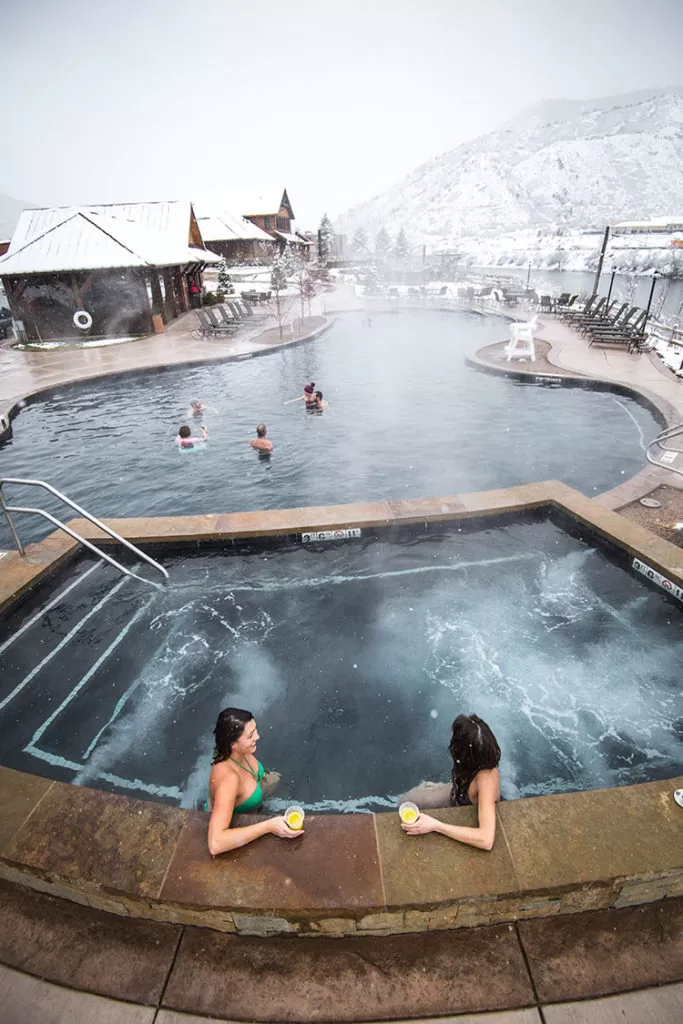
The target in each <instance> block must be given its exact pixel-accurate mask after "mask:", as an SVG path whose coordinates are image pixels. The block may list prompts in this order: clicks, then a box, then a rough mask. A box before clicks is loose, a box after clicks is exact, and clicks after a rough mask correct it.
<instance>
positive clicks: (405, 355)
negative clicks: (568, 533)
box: [0, 311, 659, 547]
mask: <svg viewBox="0 0 683 1024" xmlns="http://www.w3.org/2000/svg"><path fill="white" fill-rule="evenodd" d="M506 331H507V327H506V324H505V322H504V321H502V320H499V319H493V318H489V317H484V316H481V315H479V314H476V313H467V312H462V313H459V314H453V313H438V312H419V311H416V312H413V313H411V312H404V313H401V314H386V315H373V317H372V320H371V322H370V324H368V322H367V319H366V317H365V316H364V315H360V314H358V315H355V314H349V315H345V316H343V317H340V318H339V319H338V320H337V321H336V322H335V324H334V326H333V327H332V328H331V330H330V331H329V332H328V333H327V334H325V335H324V336H323V337H321V338H320V339H318V340H316V341H314V342H311V343H307V344H303V345H300V346H297V347H294V348H290V349H287V350H283V351H278V352H274V353H271V354H268V355H264V356H261V357H259V358H252V359H247V360H244V361H240V362H231V363H223V364H214V365H204V366H199V367H193V368H189V369H187V368H186V369H172V370H157V371H150V372H149V373H145V374H143V375H133V376H126V377H123V378H118V379H112V380H99V381H96V382H92V383H83V384H78V385H73V386H69V387H64V388H61V389H59V390H58V391H57V392H55V393H54V394H52V395H51V397H49V398H46V399H45V400H42V401H38V402H36V403H35V404H31V405H29V406H27V407H26V408H25V409H23V410H22V412H21V413H20V415H19V416H18V417H17V419H16V420H15V421H14V436H13V438H12V439H11V441H8V442H7V443H6V444H5V445H4V446H3V447H2V448H1V449H0V475H2V476H21V477H26V476H29V477H32V478H38V479H43V480H47V481H49V482H50V483H52V484H53V485H54V486H56V487H57V488H59V489H60V490H63V491H65V492H66V493H67V494H68V495H70V496H71V497H72V498H74V499H75V500H76V501H78V502H79V503H80V504H82V505H84V506H85V507H86V508H87V509H89V510H90V511H92V512H93V513H94V514H95V515H98V516H155V515H180V514H183V513H206V512H229V511H245V510H254V509H269V508H291V507H296V506H303V505H329V504H340V503H347V502H359V501H365V500H378V499H386V498H414V497H427V496H432V495H446V494H455V493H463V492H471V491H482V490H488V489H491V488H495V487H506V486H510V485H513V484H522V483H528V482H531V481H534V480H547V479H559V480H562V481H564V482H565V483H567V484H570V485H571V486H573V487H577V488H578V489H580V490H581V491H583V492H584V493H586V494H595V493H597V492H599V491H603V490H606V489H608V488H610V487H613V486H615V485H616V484H618V483H620V482H621V481H623V480H624V479H626V478H628V477H630V476H632V475H633V474H634V473H636V472H637V471H638V470H639V469H640V468H641V467H642V466H643V465H644V455H643V439H644V438H645V439H647V440H649V439H650V438H651V437H652V436H654V434H655V433H656V432H657V431H658V429H659V427H658V426H657V424H656V422H655V420H654V418H653V416H652V415H651V413H650V412H649V411H647V410H646V409H645V408H643V407H642V406H641V405H639V404H638V403H637V402H635V401H633V400H632V399H630V398H625V397H623V396H620V395H615V394H612V393H610V392H609V391H606V390H604V391H600V390H597V391H596V390H583V389H581V388H563V387H557V386H543V385H538V384H522V383H516V382H513V381H511V380H506V379H503V378H497V377H493V376H490V375H488V374H483V373H480V372H478V371H476V370H473V369H470V368H468V367H467V366H466V365H465V355H466V354H468V353H472V352H474V351H475V350H476V349H477V348H479V347H481V346H483V345H486V344H489V343H491V342H493V341H496V340H502V339H504V338H505V336H506ZM309 380H314V381H315V382H316V384H317V385H318V387H319V388H320V389H321V390H322V391H323V392H324V395H325V398H326V399H328V400H329V407H328V408H327V409H326V410H325V411H324V413H323V414H322V415H310V414H308V413H307V412H306V410H305V409H304V408H303V403H301V402H300V403H297V404H294V405H285V404H284V403H285V401H286V400H287V399H290V398H294V397H295V396H296V395H298V394H301V391H302V387H303V385H304V384H305V383H306V382H307V381H309ZM192 399H200V400H201V401H203V402H204V403H205V404H207V405H210V406H212V407H214V408H215V409H217V410H218V411H217V412H213V411H211V412H209V413H207V414H206V416H205V422H206V423H207V425H208V427H209V431H210V441H209V443H208V445H207V446H206V450H205V451H191V452H179V451H178V450H177V448H176V446H175V444H174V436H175V434H176V432H177V430H178V427H179V426H180V424H181V423H183V422H185V421H186V410H187V408H188V405H189V403H190V401H191V400H192ZM261 420H262V421H264V422H265V423H266V424H267V425H268V430H269V436H270V437H271V438H272V440H273V442H274V444H275V453H274V455H273V457H272V458H271V459H270V460H263V459H259V458H258V457H257V455H256V454H255V453H254V451H253V450H252V449H250V448H249V445H248V440H249V438H250V437H252V436H254V427H255V425H256V424H257V423H258V422H259V421H261ZM194 425H196V426H197V428H198V424H194ZM9 497H10V498H11V499H13V500H14V501H15V503H30V502H33V501H37V500H38V498H39V499H40V502H41V503H43V506H44V507H46V508H48V510H50V511H53V512H56V513H58V514H62V515H63V510H62V509H60V508H59V507H58V506H56V505H54V504H52V503H51V502H50V501H49V500H48V499H47V498H46V497H45V496H44V495H43V494H40V495H39V496H37V495H35V494H31V493H30V492H26V491H24V492H19V491H11V492H9ZM69 517H70V513H68V512H67V518H69ZM19 527H20V532H21V535H22V537H23V538H24V539H26V540H31V539H37V538H38V537H40V536H44V535H45V533H46V532H47V531H48V529H49V527H48V526H47V525H46V524H44V523H42V522H40V521H39V520H34V521H29V520H28V519H26V518H22V519H21V520H20V522H19ZM9 545H10V538H9V534H8V530H7V527H6V525H5V523H4V522H2V523H0V547H2V546H9Z"/></svg>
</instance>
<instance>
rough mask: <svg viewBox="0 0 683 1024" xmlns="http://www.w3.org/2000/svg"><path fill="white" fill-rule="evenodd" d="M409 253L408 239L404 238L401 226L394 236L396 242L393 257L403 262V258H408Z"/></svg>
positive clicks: (404, 234)
mask: <svg viewBox="0 0 683 1024" xmlns="http://www.w3.org/2000/svg"><path fill="white" fill-rule="evenodd" d="M409 255H410V246H409V245H408V239H407V238H406V233H405V231H404V230H403V228H401V230H400V231H399V233H398V235H397V236H396V244H395V245H394V257H395V258H396V259H397V260H399V261H400V262H401V263H403V262H404V261H405V260H407V259H408V256H409Z"/></svg>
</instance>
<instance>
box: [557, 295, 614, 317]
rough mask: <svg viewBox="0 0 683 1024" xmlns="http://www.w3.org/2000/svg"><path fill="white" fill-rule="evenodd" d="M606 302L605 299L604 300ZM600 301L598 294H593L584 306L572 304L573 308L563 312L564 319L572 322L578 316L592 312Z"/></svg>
mask: <svg viewBox="0 0 683 1024" xmlns="http://www.w3.org/2000/svg"><path fill="white" fill-rule="evenodd" d="M602 301H603V302H604V299H603V300H602ZM597 303H598V296H597V295H591V297H590V298H589V299H586V300H585V302H584V303H583V305H582V306H572V308H571V309H567V310H565V311H564V312H563V313H562V319H563V320H565V321H566V322H567V323H571V322H572V321H573V320H575V319H576V318H577V317H579V318H580V317H582V316H587V315H589V314H590V313H591V310H593V309H594V308H595V306H596V305H597Z"/></svg>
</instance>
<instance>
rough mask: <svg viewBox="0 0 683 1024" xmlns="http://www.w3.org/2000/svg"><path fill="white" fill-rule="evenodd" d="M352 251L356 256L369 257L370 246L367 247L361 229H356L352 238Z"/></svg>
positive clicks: (366, 237)
mask: <svg viewBox="0 0 683 1024" xmlns="http://www.w3.org/2000/svg"><path fill="white" fill-rule="evenodd" d="M352 245H353V251H354V252H355V253H356V255H357V256H369V255H370V246H369V245H368V236H367V235H366V233H365V231H364V230H363V228H358V229H357V231H356V232H355V234H354V236H353V243H352Z"/></svg>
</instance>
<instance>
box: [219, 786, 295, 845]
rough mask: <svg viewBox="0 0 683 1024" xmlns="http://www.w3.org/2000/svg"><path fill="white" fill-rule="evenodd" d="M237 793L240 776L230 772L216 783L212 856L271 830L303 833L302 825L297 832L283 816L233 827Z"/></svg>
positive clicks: (289, 836) (282, 833) (286, 834)
mask: <svg viewBox="0 0 683 1024" xmlns="http://www.w3.org/2000/svg"><path fill="white" fill-rule="evenodd" d="M236 796H237V779H236V778H235V777H234V776H232V775H229V776H228V777H227V778H225V779H223V781H222V782H221V783H220V785H219V786H218V787H217V789H216V795H215V797H214V802H213V810H212V811H211V819H210V821H209V853H210V854H211V855H212V857H215V856H216V855H217V854H219V853H227V852H228V850H237V849H238V848H239V847H240V846H246V845H247V843H251V842H253V841H254V839H259V838H260V837H261V836H265V835H268V834H270V835H274V836H279V837H280V838H281V839H296V838H297V836H301V835H303V834H304V830H303V829H299V831H298V832H294V831H293V830H292V829H291V828H290V827H289V825H288V824H287V822H286V821H285V819H284V818H281V817H277V818H268V820H267V821H259V822H258V823H257V824H256V825H244V826H242V827H241V828H230V822H231V821H232V815H233V811H234V810H235V797H236Z"/></svg>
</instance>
